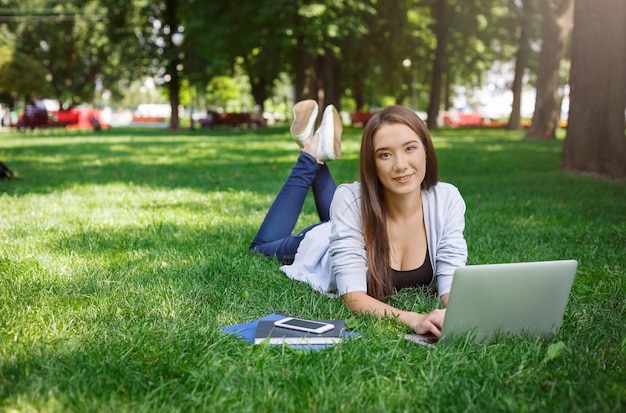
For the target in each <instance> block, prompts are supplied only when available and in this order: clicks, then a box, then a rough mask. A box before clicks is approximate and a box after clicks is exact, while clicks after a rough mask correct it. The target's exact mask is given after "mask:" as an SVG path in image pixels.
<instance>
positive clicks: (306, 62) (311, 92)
mask: <svg viewBox="0 0 626 413" xmlns="http://www.w3.org/2000/svg"><path fill="white" fill-rule="evenodd" d="M293 66H294V73H295V78H294V88H295V90H294V101H295V102H298V101H301V100H304V99H316V98H317V96H316V88H315V84H316V78H317V76H316V74H315V66H314V62H313V59H312V58H311V57H309V56H308V55H306V54H305V53H304V52H296V56H295V59H294V64H293Z"/></svg>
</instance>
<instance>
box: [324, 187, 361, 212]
mask: <svg viewBox="0 0 626 413" xmlns="http://www.w3.org/2000/svg"><path fill="white" fill-rule="evenodd" d="M360 202H361V185H360V184H359V182H352V183H346V184H341V185H339V186H338V187H337V189H335V195H334V197H333V202H332V205H331V208H332V209H334V210H341V211H345V209H346V208H348V209H351V208H355V207H356V208H358V207H359V205H360Z"/></svg>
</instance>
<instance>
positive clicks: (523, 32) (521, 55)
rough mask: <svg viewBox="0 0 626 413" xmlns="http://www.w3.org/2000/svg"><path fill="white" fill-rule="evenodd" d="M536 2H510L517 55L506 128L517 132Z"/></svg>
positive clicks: (521, 0) (533, 0)
mask: <svg viewBox="0 0 626 413" xmlns="http://www.w3.org/2000/svg"><path fill="white" fill-rule="evenodd" d="M536 3H537V1H536V0H515V1H510V2H509V4H510V10H511V14H513V15H515V16H516V20H517V30H516V34H517V43H518V44H517V53H516V54H515V75H514V77H513V84H512V85H511V90H512V92H513V104H512V105H511V115H510V116H509V122H508V126H507V128H508V129H509V130H518V129H521V128H522V113H521V112H522V89H523V86H524V75H525V73H526V69H527V67H528V61H529V59H530V57H531V56H530V55H531V52H532V50H531V47H530V42H531V41H532V40H534V39H533V37H534V36H532V34H531V33H532V32H533V22H535V21H537V20H538V19H537V17H539V16H537V14H536V9H537V4H536Z"/></svg>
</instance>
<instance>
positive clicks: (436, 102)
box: [427, 0, 448, 129]
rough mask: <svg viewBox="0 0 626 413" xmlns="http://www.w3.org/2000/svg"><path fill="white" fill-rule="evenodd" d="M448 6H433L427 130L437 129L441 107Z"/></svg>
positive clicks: (442, 3)
mask: <svg viewBox="0 0 626 413" xmlns="http://www.w3.org/2000/svg"><path fill="white" fill-rule="evenodd" d="M447 22H448V5H447V2H446V0H437V4H436V5H435V35H436V36H437V47H436V48H435V61H434V62H433V70H432V80H431V84H430V99H429V102H428V110H427V113H428V120H427V125H428V128H429V129H436V128H437V126H438V125H437V118H438V116H439V108H440V106H441V88H442V85H443V72H444V70H445V62H446V46H447V42H448V24H447Z"/></svg>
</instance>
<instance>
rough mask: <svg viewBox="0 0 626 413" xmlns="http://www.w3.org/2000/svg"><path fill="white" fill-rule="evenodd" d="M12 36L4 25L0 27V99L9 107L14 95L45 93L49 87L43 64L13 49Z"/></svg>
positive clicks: (13, 100)
mask: <svg viewBox="0 0 626 413" xmlns="http://www.w3.org/2000/svg"><path fill="white" fill-rule="evenodd" d="M14 37H15V36H14V34H13V33H10V32H9V31H8V29H7V28H6V27H0V101H2V102H3V103H7V104H8V105H9V106H10V107H11V108H12V107H13V106H14V104H15V97H21V98H28V97H35V96H36V95H45V94H47V93H48V92H49V89H50V86H49V84H48V81H47V80H46V76H47V74H48V71H47V70H46V68H45V66H44V65H43V64H42V63H41V62H39V61H37V60H36V59H34V58H32V57H30V56H28V55H25V54H24V53H21V52H19V51H17V50H15V47H14V44H15V39H14Z"/></svg>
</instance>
